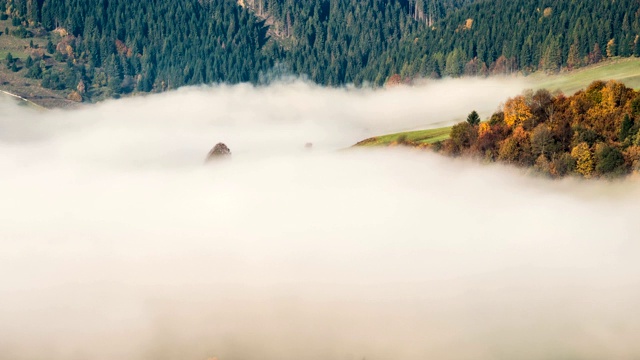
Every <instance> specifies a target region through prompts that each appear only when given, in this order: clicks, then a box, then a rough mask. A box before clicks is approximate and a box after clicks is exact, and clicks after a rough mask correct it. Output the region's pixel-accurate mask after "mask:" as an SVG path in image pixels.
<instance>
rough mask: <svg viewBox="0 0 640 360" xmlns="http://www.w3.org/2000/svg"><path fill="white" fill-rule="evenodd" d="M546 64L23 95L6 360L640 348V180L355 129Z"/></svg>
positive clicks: (9, 135) (543, 353)
mask: <svg viewBox="0 0 640 360" xmlns="http://www.w3.org/2000/svg"><path fill="white" fill-rule="evenodd" d="M526 85H527V84H523V83H521V82H517V81H513V80H512V81H508V80H449V81H442V82H430V83H425V84H423V85H420V86H416V87H397V88H391V89H378V90H367V89H351V88H342V89H327V88H322V87H318V86H315V85H311V84H308V83H305V82H300V81H294V82H287V83H277V84H273V85H270V86H268V87H252V86H249V85H236V86H211V87H197V88H184V89H180V90H178V91H174V92H169V93H163V94H157V95H150V96H144V97H135V98H129V99H121V100H114V101H108V102H104V103H100V104H95V105H90V106H86V107H83V108H81V109H79V110H73V111H64V110H48V111H38V110H34V109H30V108H26V107H23V106H18V105H16V103H15V102H14V101H13V100H6V99H5V100H3V101H2V102H0V113H1V114H2V116H1V117H0V168H1V169H3V171H2V176H0V199H1V201H0V219H1V221H2V224H1V226H0V359H20V360H21V359H42V358H47V359H56V360H57V359H114V358H119V359H134V360H137V359H198V360H199V359H202V360H206V359H212V358H217V359H218V360H234V359H242V360H249V359H260V360H264V359H268V360H270V359H274V360H275V359H279V360H282V359H284V360H288V359H292V360H293V359H323V360H325V359H337V360H340V359H348V360H351V359H353V360H361V359H409V360H412V359H425V358H439V359H514V358H517V359H557V358H579V359H601V358H615V359H632V358H637V357H638V356H640V344H638V342H637V334H638V333H640V314H639V313H638V311H637V304H638V303H640V262H638V261H637V259H638V256H639V255H640V246H639V244H638V241H637V240H638V238H639V236H638V234H639V231H640V226H639V225H638V222H637V214H638V213H640V212H639V211H640V205H639V204H640V202H639V201H638V200H639V199H640V186H639V185H640V184H639V183H638V179H637V178H634V177H631V178H628V179H625V180H621V181H616V182H605V181H595V180H591V181H581V180H576V179H565V180H557V181H551V180H546V179H542V178H537V177H535V176H533V175H531V174H528V173H527V172H526V171H523V170H520V169H514V168H510V167H504V166H500V165H483V164H480V163H477V162H473V161H467V160H462V159H450V158H446V157H443V156H440V155H437V154H433V153H430V152H428V151H417V150H408V149H398V148H394V149H376V150H370V149H367V150H362V149H349V146H350V145H352V144H354V143H356V142H357V141H359V140H362V139H364V138H366V137H369V136H373V135H378V134H384V133H386V132H393V131H400V130H405V129H417V128H425V127H437V126H440V125H442V124H450V123H454V122H456V121H461V120H463V119H464V118H465V117H466V115H467V114H468V113H469V112H470V111H471V110H474V109H475V110H477V111H478V112H479V113H480V114H481V116H482V117H483V118H486V117H488V116H489V115H490V114H491V112H492V111H494V110H495V109H497V108H498V106H499V105H500V104H501V103H502V102H504V101H505V100H506V98H507V97H509V96H513V95H515V94H517V93H519V92H520V91H522V90H523V89H524V88H525V87H526ZM218 142H224V143H225V144H226V145H227V146H228V147H229V148H230V149H231V152H232V156H231V158H230V159H225V160H222V161H216V162H210V163H206V164H205V161H204V160H205V157H206V154H207V153H208V151H209V150H210V149H211V148H212V147H213V146H214V145H215V144H216V143H218ZM309 142H311V143H313V147H312V148H311V149H309V148H306V147H305V144H306V143H309Z"/></svg>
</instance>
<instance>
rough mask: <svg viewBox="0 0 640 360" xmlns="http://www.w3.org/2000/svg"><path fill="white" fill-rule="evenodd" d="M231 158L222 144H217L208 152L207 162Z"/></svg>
mask: <svg viewBox="0 0 640 360" xmlns="http://www.w3.org/2000/svg"><path fill="white" fill-rule="evenodd" d="M229 156H231V150H229V148H228V147H227V145H225V144H224V143H217V144H216V146H214V147H213V149H211V151H209V155H207V161H211V160H216V159H222V158H226V157H229Z"/></svg>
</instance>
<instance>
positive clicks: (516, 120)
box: [433, 81, 640, 178]
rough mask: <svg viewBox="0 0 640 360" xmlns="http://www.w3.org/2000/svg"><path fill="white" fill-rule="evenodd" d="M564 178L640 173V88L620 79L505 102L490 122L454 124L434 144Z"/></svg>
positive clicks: (453, 153)
mask: <svg viewBox="0 0 640 360" xmlns="http://www.w3.org/2000/svg"><path fill="white" fill-rule="evenodd" d="M433 147H434V148H435V149H436V150H437V151H440V152H442V153H445V154H447V155H451V156H461V155H464V156H472V157H476V158H481V159H484V160H485V161H492V162H493V161H498V162H504V163H509V164H514V165H517V166H522V167H533V168H534V169H536V170H537V171H539V172H540V173H543V174H546V175H549V176H552V177H562V176H566V175H579V176H582V177H584V178H592V177H614V176H620V175H625V174H628V173H631V172H635V171H640V92H639V91H634V90H633V89H630V88H627V87H626V86H624V84H621V83H619V82H616V81H609V82H606V83H605V82H602V81H596V82H593V83H592V84H591V85H589V87H587V89H585V90H582V91H579V92H578V93H576V94H575V95H573V96H569V97H567V96H564V95H562V94H559V95H557V96H553V95H551V94H550V93H549V92H548V91H546V90H538V91H536V92H532V91H529V92H526V93H525V94H523V95H520V96H516V97H514V98H511V99H509V100H507V101H506V103H505V104H504V106H503V107H502V108H501V109H500V110H499V111H498V112H496V113H494V114H493V115H492V116H491V118H490V119H489V120H488V121H485V122H478V121H477V116H474V114H473V113H472V114H471V115H470V116H469V119H468V121H465V122H461V123H459V124H457V125H455V126H453V128H452V130H451V138H450V139H448V140H445V141H443V142H439V143H436V144H434V145H433Z"/></svg>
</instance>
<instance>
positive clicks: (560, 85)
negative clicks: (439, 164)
mask: <svg viewBox="0 0 640 360" xmlns="http://www.w3.org/2000/svg"><path fill="white" fill-rule="evenodd" d="M528 78H529V80H531V82H532V84H533V88H534V89H547V90H549V91H551V92H555V91H561V92H563V93H565V94H567V95H571V94H573V93H575V92H576V91H578V90H580V89H583V88H585V87H587V86H588V85H589V84H590V83H592V82H593V81H595V80H605V81H606V80H618V81H620V82H622V83H624V84H625V85H626V86H628V87H632V88H634V89H636V90H637V89H640V59H639V58H626V59H616V60H612V61H607V62H604V63H600V64H597V65H593V66H589V67H586V68H582V69H579V70H574V71H570V72H563V73H560V74H555V75H548V74H544V73H542V72H539V73H535V74H532V75H530V76H529V77H528ZM514 95H516V94H514ZM505 100H506V99H505ZM450 131H451V126H448V127H442V128H437V129H429V130H417V131H408V132H400V133H395V134H389V135H381V136H375V137H372V138H369V139H366V140H363V141H360V142H359V143H357V144H356V145H354V146H389V145H392V144H397V143H398V142H399V140H401V139H403V138H404V139H405V141H406V142H407V143H412V144H414V145H415V144H417V145H420V144H425V143H426V144H429V143H433V142H436V141H440V140H445V139H448V138H449V132H450Z"/></svg>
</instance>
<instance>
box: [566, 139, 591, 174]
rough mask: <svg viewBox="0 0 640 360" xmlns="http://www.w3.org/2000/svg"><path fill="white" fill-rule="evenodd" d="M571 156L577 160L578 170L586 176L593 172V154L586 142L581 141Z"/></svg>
mask: <svg viewBox="0 0 640 360" xmlns="http://www.w3.org/2000/svg"><path fill="white" fill-rule="evenodd" d="M571 157H572V158H574V159H575V160H576V172H578V173H579V174H582V176H584V177H585V178H590V177H591V174H592V173H593V155H591V150H590V149H589V145H588V144H587V143H586V142H581V143H580V144H578V145H576V146H575V147H574V148H573V149H572V150H571Z"/></svg>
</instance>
